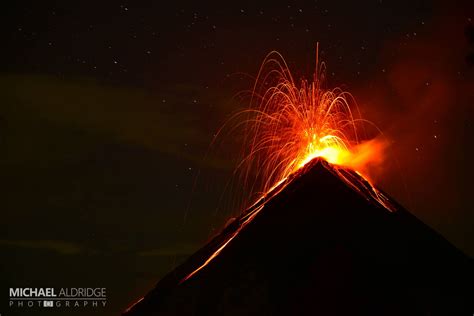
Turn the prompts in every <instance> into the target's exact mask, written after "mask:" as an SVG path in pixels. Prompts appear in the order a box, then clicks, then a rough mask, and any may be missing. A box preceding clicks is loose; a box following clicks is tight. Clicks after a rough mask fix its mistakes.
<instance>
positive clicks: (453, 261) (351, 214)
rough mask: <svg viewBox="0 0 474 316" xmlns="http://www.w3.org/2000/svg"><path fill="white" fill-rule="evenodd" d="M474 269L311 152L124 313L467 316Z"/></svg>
mask: <svg viewBox="0 0 474 316" xmlns="http://www.w3.org/2000/svg"><path fill="white" fill-rule="evenodd" d="M374 192H375V193H379V194H377V197H382V198H383V200H381V199H380V198H374ZM381 201H382V202H386V203H381ZM473 268H474V265H473V261H472V259H471V258H469V257H467V256H466V255H464V254H463V253H462V252H460V251H459V250H458V249H456V248H455V247H454V246H452V245H451V244H450V243H449V242H447V241H446V240H445V239H444V238H443V237H441V236H440V235H439V234H437V233H436V232H435V231H433V230H432V229H430V228H429V227H428V226H426V225H425V224H423V223H422V222H421V221H419V220H418V219H416V218H415V217H414V216H413V215H411V214H410V213H409V212H408V211H406V210H405V209H403V207H401V206H400V205H398V204H397V203H396V202H394V201H393V200H391V199H389V198H386V197H385V195H383V194H382V193H380V192H379V191H377V190H376V189H375V188H373V187H372V186H371V185H370V184H369V183H368V182H367V181H366V180H364V178H362V177H361V176H360V175H359V174H357V173H356V172H354V171H352V170H350V169H345V168H342V167H337V166H335V165H332V164H329V163H327V162H325V161H324V160H322V159H320V158H316V159H314V160H313V161H311V162H309V163H308V164H307V165H306V166H305V167H304V168H302V169H301V170H299V171H298V172H296V173H295V174H293V175H292V176H291V177H289V178H288V179H286V180H285V183H282V184H280V187H277V188H275V189H274V190H273V194H271V195H269V196H267V197H266V198H264V199H262V200H261V201H260V202H258V203H257V204H256V205H254V206H253V207H252V208H250V209H249V210H248V211H247V212H246V213H244V214H243V215H242V216H241V217H240V218H238V219H237V220H235V221H234V222H232V223H231V224H230V225H228V226H227V227H226V228H225V229H224V230H223V231H222V232H221V233H220V234H219V235H217V236H216V237H215V238H214V239H212V240H211V241H210V242H209V243H208V244H207V245H206V246H204V247H203V248H202V249H201V250H199V251H198V252H197V253H195V254H194V255H192V256H191V257H190V258H189V259H188V260H187V261H185V262H184V263H183V264H182V265H180V266H178V267H177V268H176V269H175V270H174V271H172V272H171V273H169V274H168V275H167V276H165V277H164V278H163V279H162V280H161V281H159V282H158V284H157V285H156V287H155V288H154V289H153V290H152V291H150V292H149V293H148V294H147V295H146V296H144V297H143V298H142V299H141V300H140V301H139V302H137V303H135V304H134V305H132V306H131V307H130V308H129V309H127V310H126V311H125V312H124V315H127V316H132V315H472V313H473V312H474V309H473V301H472V298H473V297H474V291H473V284H474V283H473V281H474V278H473V271H474V269H473Z"/></svg>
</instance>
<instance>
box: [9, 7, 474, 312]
mask: <svg viewBox="0 0 474 316" xmlns="http://www.w3.org/2000/svg"><path fill="white" fill-rule="evenodd" d="M469 2H470V1H465V2H461V1H449V2H448V3H444V4H443V3H438V2H431V1H386V0H374V1H363V3H360V1H352V2H349V1H347V2H343V1H301V2H299V1H286V2H278V3H276V2H275V1H269V2H267V3H264V2H261V3H256V2H255V3H254V2H235V3H234V4H228V3H226V2H219V3H210V2H206V3H203V2H200V1H195V2H193V3H185V2H181V1H170V2H161V1H155V2H152V1H142V2H140V3H139V2H138V1H124V2H112V1H95V2H92V1H91V2H89V1H78V2H74V3H72V2H68V1H57V2H55V1H46V2H45V1H36V2H33V1H32V2H31V3H29V2H12V3H11V4H9V6H4V7H3V9H2V11H3V13H4V17H2V21H3V22H4V25H3V27H2V30H3V32H2V33H3V34H2V49H1V51H0V57H1V58H0V151H1V154H0V174H1V175H2V180H3V181H2V182H3V189H2V192H3V194H2V207H1V208H2V210H3V212H2V213H3V220H2V221H1V226H0V248H1V252H2V264H1V269H2V277H1V279H3V280H6V281H5V282H1V283H2V284H6V285H7V286H12V287H20V286H28V285H29V286H33V287H35V286H36V287H40V286H48V285H50V286H55V287H67V286H85V287H107V293H108V297H109V301H108V302H109V307H108V308H107V312H108V313H109V314H110V315H115V314H117V312H118V311H120V310H122V309H123V308H125V307H126V306H127V305H128V304H129V303H130V302H132V301H133V300H134V299H135V298H137V297H139V296H140V295H142V294H144V293H145V292H147V290H148V289H150V288H151V287H152V286H153V285H154V284H155V283H156V281H157V280H158V279H159V278H160V277H162V276H163V275H164V274H165V273H166V272H168V271H170V269H172V267H173V266H175V265H176V264H177V263H179V262H181V261H182V260H183V259H184V258H186V256H188V255H189V254H191V253H192V252H193V251H195V250H196V249H198V248H199V247H200V246H202V245H203V244H204V243H205V242H206V240H208V238H209V237H210V236H212V235H213V234H214V233H215V232H216V230H219V228H220V227H222V225H223V224H224V223H225V222H226V221H227V220H228V219H229V217H230V216H232V214H235V213H236V212H238V210H236V209H232V205H233V204H232V203H231V202H229V200H228V199H229V198H228V197H226V196H225V194H224V195H223V194H222V187H223V185H224V184H225V183H226V180H227V179H228V178H229V176H230V175H231V174H232V163H231V162H230V159H229V157H232V156H233V155H234V154H235V152H234V151H236V150H237V149H235V148H234V149H232V146H227V147H229V148H225V149H222V150H216V151H214V152H212V153H211V155H210V156H208V158H207V159H204V157H205V154H206V151H207V149H208V147H209V144H210V142H211V141H212V139H213V135H214V134H215V132H216V131H217V130H218V128H219V127H220V126H221V125H222V124H223V123H224V122H225V120H226V119H227V118H228V117H229V115H231V114H232V113H233V112H234V111H236V110H238V109H239V108H242V107H244V106H245V105H246V103H245V100H242V99H240V98H238V97H236V95H237V94H238V93H239V92H241V91H243V90H245V89H250V88H251V87H252V84H253V80H254V79H253V78H254V77H255V75H256V73H257V71H258V69H259V66H260V64H261V62H262V60H263V58H264V57H265V55H266V54H267V53H269V52H270V51H272V50H277V51H279V52H280V53H282V55H283V56H284V57H285V59H286V61H287V62H288V65H289V67H290V69H291V70H292V72H293V74H294V77H295V78H302V77H305V78H311V75H312V71H313V69H314V60H315V46H316V42H319V45H320V58H321V59H323V60H324V61H325V62H326V64H327V82H326V85H327V86H328V87H331V88H333V87H337V86H341V87H343V88H344V89H346V90H347V91H349V92H351V93H352V94H353V95H354V97H355V98H356V100H357V102H358V105H359V107H360V110H361V112H362V115H363V117H364V118H367V119H369V120H370V121H372V122H374V123H375V124H376V125H377V126H378V127H379V128H380V129H381V130H382V132H383V133H384V135H385V137H386V139H388V140H389V142H390V146H389V148H387V150H386V152H385V155H384V162H383V164H382V165H381V166H378V167H377V168H376V169H374V170H373V171H372V174H371V178H373V180H374V182H375V183H376V184H377V185H379V186H380V187H381V188H382V189H384V190H385V191H386V192H387V193H388V194H390V195H391V196H393V197H394V198H395V199H396V200H398V201H399V202H400V203H401V204H402V205H404V206H405V207H406V208H407V209H408V210H410V211H411V212H412V213H413V214H414V215H416V216H417V217H418V218H420V219H421V220H422V221H423V222H425V223H426V224H428V225H429V226H431V227H432V228H434V229H435V230H436V231H438V232H439V233H441V234H442V235H443V236H444V237H445V238H447V239H448V240H449V241H450V242H452V243H453V244H454V245H455V246H457V247H458V248H460V249H461V250H463V251H464V252H466V253H467V254H469V255H471V256H474V230H472V226H473V225H474V215H473V214H474V212H473V211H474V207H473V203H472V192H473V185H472V181H473V180H472V179H473V176H474V168H473V164H472V161H473V159H474V153H473V141H472V140H473V136H474V106H473V102H474V93H473V91H474V73H473V71H474V67H473V65H474V30H473V22H472V18H474V17H473V13H474V10H473V9H474V8H473V5H472V4H469ZM232 141H233V140H229V143H231V142H232ZM221 143H226V140H223V141H221ZM224 147H225V146H224ZM198 174H199V177H198V178H197V180H196V176H197V175H198ZM195 183H196V184H195ZM194 184H195V185H194ZM193 186H194V191H193ZM192 191H193V194H191V193H192ZM7 286H6V287H5V288H4V289H2V290H1V291H0V292H1V293H6V292H5V291H6V288H7ZM1 300H2V306H3V304H4V303H5V302H4V300H6V294H5V296H3V297H2V298H1ZM106 314H107V313H106Z"/></svg>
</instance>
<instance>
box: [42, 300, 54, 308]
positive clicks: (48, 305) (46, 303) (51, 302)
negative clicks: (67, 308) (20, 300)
mask: <svg viewBox="0 0 474 316" xmlns="http://www.w3.org/2000/svg"><path fill="white" fill-rule="evenodd" d="M43 307H53V301H43Z"/></svg>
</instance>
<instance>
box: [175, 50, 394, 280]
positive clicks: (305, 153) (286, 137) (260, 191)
mask: <svg viewBox="0 0 474 316" xmlns="http://www.w3.org/2000/svg"><path fill="white" fill-rule="evenodd" d="M324 76H325V64H324V63H321V64H319V58H318V47H317V49H316V69H315V72H314V77H313V81H312V82H308V81H307V80H301V83H300V84H299V85H298V84H296V82H295V80H294V79H293V76H292V74H291V72H290V70H289V68H288V65H287V64H286V62H285V60H284V58H283V56H282V55H281V54H280V53H278V52H276V51H272V52H271V53H269V54H268V55H267V56H266V57H265V59H264V61H263V63H262V65H261V67H260V70H259V73H258V76H257V79H256V81H255V85H254V87H253V90H252V93H251V100H250V105H249V107H248V108H247V109H245V110H243V111H240V112H238V113H236V114H235V115H234V116H233V117H232V118H231V119H230V120H229V121H228V122H227V124H230V125H231V126H232V129H233V130H235V129H239V128H243V131H244V133H243V134H244V146H243V156H242V158H241V160H240V162H239V164H238V165H237V168H236V172H239V173H240V176H241V177H242V184H243V185H244V187H246V189H247V190H248V191H249V192H250V193H251V195H252V193H253V195H254V196H256V197H257V199H256V201H252V202H253V203H252V204H250V206H248V207H247V208H246V211H245V212H244V213H243V215H242V217H241V223H240V225H239V228H238V229H236V230H235V232H234V233H233V234H232V235H231V236H230V237H229V238H228V239H227V240H226V241H225V242H224V243H222V244H221V245H220V247H218V248H217V250H216V251H215V252H214V253H213V254H212V255H211V256H210V257H209V258H208V259H207V260H206V261H205V262H204V263H203V264H202V265H200V266H199V267H198V268H197V269H195V270H194V271H193V272H191V273H190V274H188V275H187V276H186V277H185V278H184V279H183V280H182V281H181V282H184V281H186V280H188V279H189V278H191V277H192V276H193V275H195V274H196V273H197V272H199V271H200V270H201V269H202V268H204V267H205V266H206V265H208V264H209V263H210V262H211V261H212V260H213V259H214V258H215V257H216V256H218V255H219V253H220V252H221V251H222V250H223V249H224V248H225V247H226V246H227V245H228V244H229V243H230V242H231V241H232V240H233V239H234V238H235V237H236V236H237V235H238V234H239V232H240V231H241V230H242V229H243V228H244V227H245V226H246V225H247V224H248V223H250V222H251V221H252V219H253V218H254V217H255V216H256V215H257V214H258V213H259V212H260V211H261V210H262V209H263V207H264V205H265V203H266V202H267V201H268V200H270V199H271V198H272V197H273V196H275V195H276V194H278V193H279V192H280V191H281V190H283V189H284V188H285V187H286V185H287V184H288V183H290V182H291V178H292V177H293V176H295V174H297V173H298V172H300V171H301V170H302V169H304V166H305V165H306V164H308V163H309V162H310V161H312V160H313V159H316V158H320V159H323V160H325V161H326V162H327V163H328V166H330V169H331V171H332V172H333V173H335V174H337V175H338V176H339V177H340V178H341V179H342V180H343V181H344V182H346V183H347V184H348V185H349V186H351V187H352V188H353V189H354V190H356V191H358V192H359V193H361V194H362V195H364V196H366V197H367V198H368V199H374V200H375V201H377V202H379V203H380V204H381V205H383V206H384V207H385V209H387V210H388V211H393V210H394V208H393V207H392V205H391V204H390V202H389V199H387V198H386V197H385V196H384V195H383V193H382V192H380V191H379V190H377V189H376V188H375V187H374V186H373V185H372V184H371V182H370V181H369V180H368V179H367V177H366V176H365V175H364V170H366V168H367V166H368V165H369V164H370V163H373V162H378V161H380V160H381V159H382V149H383V142H381V141H379V140H376V139H371V140H368V139H367V138H366V137H365V136H366V128H367V126H370V127H372V128H374V129H376V130H377V131H378V132H380V131H379V130H378V128H377V127H376V126H375V125H374V124H372V123H371V122H370V121H367V120H364V119H362V118H360V113H359V110H358V108H357V104H356V103H355V101H354V98H353V97H352V95H351V94H350V93H348V92H345V91H343V90H342V89H340V88H335V89H332V90H326V89H324V88H323V83H324ZM227 124H226V125H227ZM224 126H225V125H224ZM221 131H222V129H221ZM221 131H220V132H221ZM220 132H219V133H218V134H217V136H218V135H219V134H220ZM348 169H351V170H353V171H355V173H354V172H347V170H348Z"/></svg>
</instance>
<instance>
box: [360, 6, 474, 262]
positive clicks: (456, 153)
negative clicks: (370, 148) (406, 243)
mask: <svg viewBox="0 0 474 316" xmlns="http://www.w3.org/2000/svg"><path fill="white" fill-rule="evenodd" d="M471 7H472V5H471ZM468 12H473V10H468V9H466V8H464V9H463V8H456V9H453V8H446V7H439V8H438V14H433V16H434V17H435V18H433V19H432V20H431V21H420V25H419V26H418V28H417V29H414V30H413V31H412V32H411V33H407V34H405V35H404V36H402V37H401V38H400V37H399V38H394V39H390V40H387V41H386V43H385V45H384V48H383V49H382V51H381V53H380V54H379V56H380V57H379V60H377V61H376V63H377V64H378V65H380V67H378V68H379V69H380V70H381V71H380V72H377V73H376V74H374V75H373V77H372V78H371V79H370V80H369V81H368V82H365V83H364V87H363V88H361V89H359V90H358V91H356V95H357V97H358V101H359V103H360V104H361V107H362V109H363V111H364V112H366V113H365V114H364V116H366V117H367V118H369V119H370V120H372V121H374V122H376V123H377V125H378V126H380V127H381V129H382V130H383V132H384V136H385V137H386V139H388V141H389V144H390V145H389V146H388V148H387V151H386V152H385V158H386V160H385V162H384V164H383V168H380V167H379V168H378V169H376V170H374V172H373V173H375V178H376V182H377V183H378V184H380V185H381V186H382V187H383V188H384V189H385V190H386V191H388V192H390V193H391V194H392V195H394V196H395V198H397V199H398V200H400V201H401V202H402V204H404V205H405V206H407V207H408V208H409V209H410V210H412V211H413V212H414V213H415V214H416V215H417V216H418V217H419V218H421V219H422V220H424V221H425V222H427V223H428V224H430V225H431V226H432V227H434V228H435V229H437V230H438V231H440V232H441V233H442V234H443V235H445V236H447V237H448V239H451V241H453V242H454V243H455V244H457V245H459V246H460V247H461V248H462V249H463V250H464V251H466V252H468V253H470V254H473V253H474V249H472V245H469V242H468V240H473V239H474V234H473V233H472V232H471V229H470V227H469V223H472V222H473V219H474V217H473V214H472V212H469V211H468V210H469V209H471V208H472V206H471V205H470V204H471V202H470V196H469V195H470V193H469V192H468V191H469V189H468V188H469V187H470V185H469V184H470V181H472V180H471V178H472V175H473V174H474V169H473V167H472V160H473V157H474V154H473V149H472V136H473V135H474V127H473V125H474V124H473V122H474V111H473V104H474V97H473V91H474V80H473V67H472V66H473V61H474V57H473V56H474V55H473V54H474V53H473V50H474V47H473V46H474V44H473V39H474V35H473V25H472V19H471V17H469V16H468ZM440 188H441V190H440ZM440 192H441V194H440Z"/></svg>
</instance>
